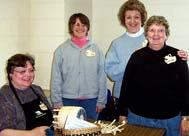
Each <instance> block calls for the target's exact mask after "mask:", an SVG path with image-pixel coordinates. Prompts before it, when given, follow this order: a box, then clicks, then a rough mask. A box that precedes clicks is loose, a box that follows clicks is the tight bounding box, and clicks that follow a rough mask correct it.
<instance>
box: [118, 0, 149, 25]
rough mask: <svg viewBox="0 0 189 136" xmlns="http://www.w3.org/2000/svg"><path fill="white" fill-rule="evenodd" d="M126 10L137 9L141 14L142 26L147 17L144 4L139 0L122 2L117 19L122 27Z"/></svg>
mask: <svg viewBox="0 0 189 136" xmlns="http://www.w3.org/2000/svg"><path fill="white" fill-rule="evenodd" d="M128 10H137V11H139V12H140V14H141V22H142V26H144V23H145V21H146V19H147V11H146V8H145V6H144V4H143V3H142V2H140V1H139V0H128V1H126V2H125V3H123V5H122V6H121V7H120V9H119V12H118V19H119V21H120V24H121V25H122V26H123V27H125V12H126V11H128Z"/></svg>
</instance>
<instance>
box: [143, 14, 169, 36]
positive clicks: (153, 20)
mask: <svg viewBox="0 0 189 136" xmlns="http://www.w3.org/2000/svg"><path fill="white" fill-rule="evenodd" d="M152 24H158V25H163V26H164V27H165V33H166V36H169V35H170V30H169V23H168V21H167V19H166V18H165V17H163V16H155V15H154V16H151V17H150V18H149V19H148V20H147V22H146V24H145V26H144V34H145V36H146V35H147V32H148V29H149V27H150V26H151V25H152Z"/></svg>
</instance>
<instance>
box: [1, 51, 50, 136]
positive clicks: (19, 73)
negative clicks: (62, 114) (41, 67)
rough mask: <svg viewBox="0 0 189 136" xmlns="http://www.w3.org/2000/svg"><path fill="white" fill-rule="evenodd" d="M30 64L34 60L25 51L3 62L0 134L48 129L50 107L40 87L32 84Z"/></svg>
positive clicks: (18, 135)
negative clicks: (5, 79)
mask: <svg viewBox="0 0 189 136" xmlns="http://www.w3.org/2000/svg"><path fill="white" fill-rule="evenodd" d="M34 65H35V60H34V59H33V58H32V57H31V56H30V55H26V54H16V55H14V56H12V57H10V58H9V59H8V61H7V66H6V72H7V78H8V84H5V85H3V86H2V88H1V90H0V107H1V111H0V118H1V119H0V136H46V135H48V134H47V132H50V131H49V127H48V126H50V125H51V124H52V119H53V118H52V112H51V107H50V105H49V103H48V101H47V98H46V97H45V95H44V93H43V91H42V89H41V87H39V86H37V85H34V84H32V83H33V80H34V77H35V73H34V71H35V67H34ZM51 135H53V133H52V134H51Z"/></svg>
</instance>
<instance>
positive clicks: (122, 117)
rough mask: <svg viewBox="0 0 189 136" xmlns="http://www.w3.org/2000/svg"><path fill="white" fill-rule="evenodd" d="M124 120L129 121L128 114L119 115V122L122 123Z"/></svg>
mask: <svg viewBox="0 0 189 136" xmlns="http://www.w3.org/2000/svg"><path fill="white" fill-rule="evenodd" d="M123 121H125V122H127V117H126V116H119V122H120V123H122V122H123Z"/></svg>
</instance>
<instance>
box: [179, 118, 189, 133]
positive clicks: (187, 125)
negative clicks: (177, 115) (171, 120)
mask: <svg viewBox="0 0 189 136" xmlns="http://www.w3.org/2000/svg"><path fill="white" fill-rule="evenodd" d="M180 127H181V136H189V120H185V119H182V120H181V126H180Z"/></svg>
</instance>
